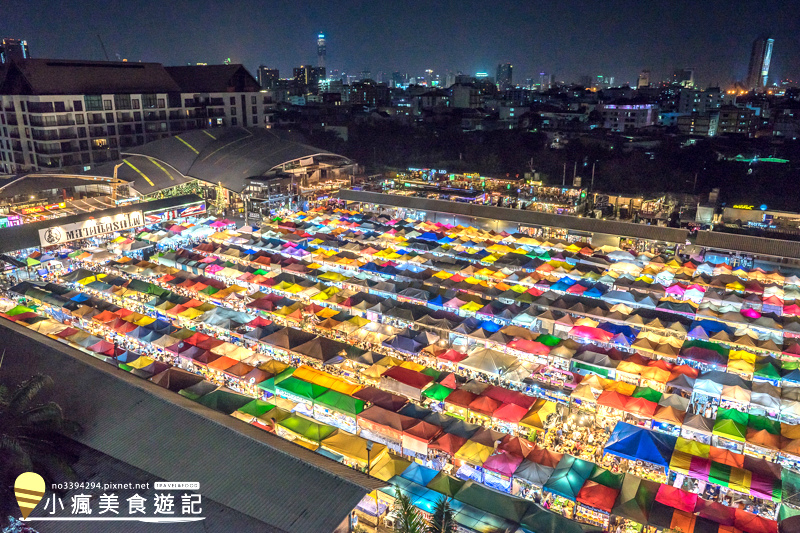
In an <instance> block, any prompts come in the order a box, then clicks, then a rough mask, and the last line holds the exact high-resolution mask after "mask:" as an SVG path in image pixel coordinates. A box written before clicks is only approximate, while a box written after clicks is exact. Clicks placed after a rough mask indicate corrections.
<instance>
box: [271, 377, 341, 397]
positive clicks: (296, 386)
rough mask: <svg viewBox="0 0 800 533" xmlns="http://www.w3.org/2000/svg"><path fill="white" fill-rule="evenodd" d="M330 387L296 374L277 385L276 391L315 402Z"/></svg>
mask: <svg viewBox="0 0 800 533" xmlns="http://www.w3.org/2000/svg"><path fill="white" fill-rule="evenodd" d="M328 390H329V389H328V388H326V387H323V386H322V385H317V384H316V383H309V382H308V381H303V380H302V379H298V378H296V377H294V376H289V377H287V378H286V379H284V380H282V381H281V382H280V383H277V384H276V385H275V392H276V393H285V394H291V395H292V396H296V397H300V398H303V399H305V400H308V401H311V402H313V401H314V400H316V399H317V398H319V397H320V396H322V395H323V394H325V393H326V392H328Z"/></svg>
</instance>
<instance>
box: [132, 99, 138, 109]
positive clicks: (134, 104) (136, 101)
mask: <svg viewBox="0 0 800 533" xmlns="http://www.w3.org/2000/svg"><path fill="white" fill-rule="evenodd" d="M131 107H132V108H133V109H139V99H138V98H134V99H132V100H131Z"/></svg>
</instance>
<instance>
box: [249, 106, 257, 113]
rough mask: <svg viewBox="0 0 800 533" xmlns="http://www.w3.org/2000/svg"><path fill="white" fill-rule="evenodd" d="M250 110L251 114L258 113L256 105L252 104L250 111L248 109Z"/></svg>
mask: <svg viewBox="0 0 800 533" xmlns="http://www.w3.org/2000/svg"><path fill="white" fill-rule="evenodd" d="M250 112H251V113H252V114H254V115H257V114H258V106H256V105H254V106H253V109H252V111H250Z"/></svg>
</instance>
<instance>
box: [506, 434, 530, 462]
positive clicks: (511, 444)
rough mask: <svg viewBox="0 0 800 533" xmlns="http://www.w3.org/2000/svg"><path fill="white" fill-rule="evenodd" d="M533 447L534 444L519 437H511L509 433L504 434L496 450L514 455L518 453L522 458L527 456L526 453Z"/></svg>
mask: <svg viewBox="0 0 800 533" xmlns="http://www.w3.org/2000/svg"><path fill="white" fill-rule="evenodd" d="M534 448H535V446H534V444H533V443H532V442H531V441H529V440H527V439H523V438H521V437H513V436H511V435H506V436H505V437H503V438H502V440H501V441H500V446H498V447H497V449H498V450H503V451H506V452H508V453H513V454H514V455H518V456H520V457H522V458H523V459H524V458H526V457H528V454H529V453H531V451H532V450H533V449H534Z"/></svg>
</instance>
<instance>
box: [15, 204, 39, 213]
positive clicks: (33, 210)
mask: <svg viewBox="0 0 800 533" xmlns="http://www.w3.org/2000/svg"><path fill="white" fill-rule="evenodd" d="M42 211H44V207H42V206H40V205H37V206H36V207H23V208H22V209H20V210H19V212H20V213H22V214H23V215H32V214H34V213H41V212H42Z"/></svg>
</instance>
